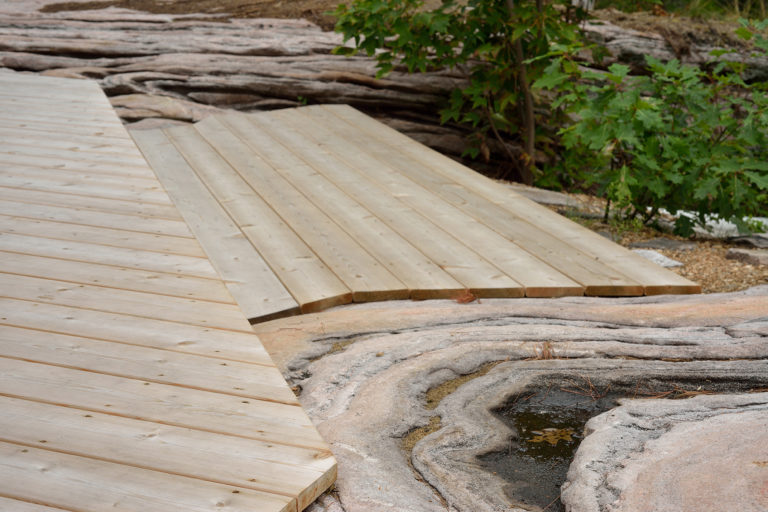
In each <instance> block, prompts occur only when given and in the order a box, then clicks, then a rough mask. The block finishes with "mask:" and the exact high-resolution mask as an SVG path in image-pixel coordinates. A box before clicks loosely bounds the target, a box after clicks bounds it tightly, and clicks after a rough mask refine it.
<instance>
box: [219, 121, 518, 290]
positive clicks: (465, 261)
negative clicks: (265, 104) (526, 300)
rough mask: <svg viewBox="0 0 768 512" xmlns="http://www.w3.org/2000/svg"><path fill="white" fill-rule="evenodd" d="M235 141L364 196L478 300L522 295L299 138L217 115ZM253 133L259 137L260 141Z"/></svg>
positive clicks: (481, 262) (515, 285) (376, 212)
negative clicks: (276, 151) (274, 152)
mask: <svg viewBox="0 0 768 512" xmlns="http://www.w3.org/2000/svg"><path fill="white" fill-rule="evenodd" d="M219 119H222V120H223V121H224V123H225V124H226V125H227V126H228V127H229V128H230V129H231V130H232V131H233V132H235V133H237V135H238V136H239V137H241V138H242V139H243V140H246V141H247V142H248V143H249V144H250V145H251V147H253V148H254V149H255V150H256V151H261V148H262V146H263V144H264V143H265V141H271V142H270V143H271V144H276V143H278V142H279V143H281V144H283V145H285V146H286V147H288V148H290V149H291V151H293V152H294V153H295V154H296V155H298V156H299V157H301V158H302V159H303V160H304V161H305V162H307V164H309V165H311V166H312V167H313V168H314V169H315V170H316V171H317V172H319V173H320V174H322V175H324V176H325V177H326V178H328V179H329V180H331V181H332V182H333V183H334V184H335V185H336V186H337V187H339V188H340V189H341V190H344V192H345V193H347V194H348V195H350V196H352V197H360V198H365V200H366V207H367V208H368V210H370V211H371V212H372V213H373V214H374V215H376V216H377V217H378V218H379V219H380V220H381V221H382V222H384V223H386V224H387V225H388V226H389V227H390V228H391V229H393V230H394V231H395V232H397V233H398V234H399V235H400V236H402V237H403V238H404V239H406V240H407V241H408V242H410V243H411V244H412V245H414V246H415V247H416V248H417V249H419V250H420V251H421V252H422V253H423V254H425V255H427V256H428V257H429V258H431V259H432V261H434V262H435V263H437V264H438V265H439V266H440V267H441V268H443V269H444V270H445V271H446V272H447V273H448V274H450V275H451V276H452V277H453V278H454V279H456V280H457V281H458V282H460V283H461V284H462V285H463V286H464V287H465V288H469V289H471V290H472V291H473V292H477V294H478V295H479V296H482V297H494V296H495V297H499V296H503V297H514V296H517V297H520V296H522V295H523V287H522V286H521V285H520V284H519V283H517V282H516V281H514V280H513V279H511V278H509V277H508V276H506V275H504V273H503V272H502V271H501V270H499V269H498V268H497V267H495V266H494V265H493V264H491V263H490V262H489V261H488V260H486V259H485V258H484V257H483V256H481V255H480V254H479V253H478V252H476V251H473V250H471V249H469V248H468V247H467V246H466V245H464V244H463V243H461V242H460V241H459V240H457V239H456V238H454V237H453V236H451V235H450V234H448V233H446V232H445V231H443V230H442V229H441V228H440V227H439V226H438V225H436V224H434V223H433V222H431V221H430V220H429V219H427V218H425V217H423V216H422V215H421V214H419V213H418V212H416V211H414V210H413V209H412V208H411V207H410V206H408V205H406V204H404V203H403V202H401V201H399V200H398V199H397V198H395V197H394V196H392V195H390V194H387V193H384V192H383V191H381V189H380V187H378V185H377V184H376V183H375V182H373V181H372V180H370V179H369V178H366V177H364V176H360V175H358V174H357V173H356V172H355V171H354V169H351V168H350V167H349V166H348V165H347V164H346V163H345V162H343V161H341V160H339V159H338V158H335V157H333V156H332V155H330V154H328V153H326V152H321V151H317V150H316V149H315V148H313V147H311V146H309V145H307V144H306V143H305V141H303V140H302V138H301V137H300V136H298V135H296V134H295V133H291V132H281V133H274V132H269V133H268V132H267V131H265V129H264V128H263V127H261V126H259V124H258V121H257V119H256V118H254V117H252V116H242V115H236V114H231V115H225V116H222V117H220V118H219ZM255 133H258V134H259V135H258V137H259V138H258V139H257V138H256V136H255V135H253V134H255Z"/></svg>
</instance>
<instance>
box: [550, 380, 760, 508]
mask: <svg viewBox="0 0 768 512" xmlns="http://www.w3.org/2000/svg"><path fill="white" fill-rule="evenodd" d="M587 434H588V435H587V437H586V438H585V439H584V441H583V442H582V443H581V446H580V447H579V450H578V452H577V454H576V457H575V459H574V461H573V464H572V466H571V469H570V471H569V473H568V481H567V482H566V484H565V485H564V486H563V488H564V490H563V493H562V499H563V502H564V503H565V504H566V510H568V511H569V512H603V511H606V512H607V511H615V512H620V511H621V512H657V511H670V512H671V511H680V512H683V511H697V512H699V511H700V512H706V511H712V512H715V511H718V512H719V511H722V510H738V511H740V512H758V511H759V512H763V511H765V510H768V393H759V394H750V395H722V396H698V397H695V398H691V399H689V400H679V401H668V400H630V401H627V402H626V403H624V404H623V405H622V406H621V407H619V408H617V409H613V410H611V411H610V412H607V413H604V414H602V415H600V416H597V417H595V418H593V419H591V420H590V421H589V423H588V424H587Z"/></svg>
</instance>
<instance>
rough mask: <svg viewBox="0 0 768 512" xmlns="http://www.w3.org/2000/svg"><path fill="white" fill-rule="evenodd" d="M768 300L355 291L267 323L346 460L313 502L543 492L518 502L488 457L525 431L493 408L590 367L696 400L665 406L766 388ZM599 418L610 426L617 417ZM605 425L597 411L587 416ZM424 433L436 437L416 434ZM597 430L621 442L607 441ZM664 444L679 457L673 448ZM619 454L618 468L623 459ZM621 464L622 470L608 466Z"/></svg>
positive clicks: (497, 497)
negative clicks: (401, 298)
mask: <svg viewBox="0 0 768 512" xmlns="http://www.w3.org/2000/svg"><path fill="white" fill-rule="evenodd" d="M767 313H768V286H763V287H758V288H754V289H752V290H749V291H747V292H742V293H734V294H719V295H706V296H689V297H670V296H666V297H653V298H650V297H646V298H639V299H590V298H565V299H554V300H546V301H542V300H530V299H514V300H483V301H482V303H476V302H475V303H471V304H457V303H452V302H448V301H427V302H391V303H379V304H365V305H353V306H347V307H343V308H338V309H336V310H332V311H329V312H326V313H323V314H318V315H307V316H302V317H295V318H289V319H283V320H278V321H273V322H269V323H266V324H263V325H259V326H256V330H257V332H259V334H260V337H261V339H262V340H263V341H264V343H265V345H266V346H267V347H268V350H270V352H271V353H272V354H273V356H274V357H275V358H276V360H278V361H279V364H282V365H283V367H284V370H285V373H286V374H287V375H288V376H289V377H290V378H291V379H292V382H293V383H294V384H295V385H296V386H297V387H298V388H297V389H300V390H301V395H300V399H301V401H302V404H303V405H304V407H305V408H307V411H308V412H309V414H310V416H311V417H312V418H313V419H314V420H315V421H316V422H317V425H318V428H319V429H320V431H321V433H322V434H323V435H324V437H325V438H326V439H327V440H328V441H329V442H330V444H331V446H332V447H333V450H334V454H335V455H336V457H337V458H338V460H339V480H338V483H337V486H336V489H337V491H336V494H332V495H329V496H325V497H324V498H323V499H322V500H320V501H319V502H318V503H316V504H315V505H314V508H313V509H312V510H313V512H319V511H328V512H331V511H336V510H346V511H350V512H353V511H354V512H357V511H366V512H367V511H412V510H420V511H446V510H460V511H499V510H505V511H506V510H534V509H535V507H532V506H531V505H530V504H527V505H525V508H524V509H523V508H521V505H520V504H519V502H518V501H517V497H516V494H515V493H516V491H515V488H516V487H519V486H516V482H515V481H510V479H509V478H502V477H501V476H499V475H497V474H494V473H493V472H492V471H491V470H490V469H489V468H488V467H487V465H485V464H483V463H482V462H481V461H482V459H483V456H485V455H487V454H489V453H502V454H503V453H505V451H508V450H511V449H512V448H511V447H512V446H515V445H516V443H517V444H520V443H521V433H520V432H518V431H516V430H515V429H514V428H513V427H511V426H510V425H509V423H508V422H506V421H504V420H503V418H501V417H500V416H499V414H497V413H495V412H494V411H497V410H499V409H503V408H505V407H508V406H509V404H510V403H513V402H514V400H515V397H520V396H529V395H533V394H535V393H537V392H538V393H540V394H544V393H546V392H547V391H542V390H547V389H549V390H550V391H548V392H552V390H562V389H566V388H569V387H571V388H572V387H574V386H576V387H575V389H581V388H580V386H581V384H579V383H586V382H589V386H592V387H593V388H594V389H595V390H599V391H600V392H602V391H605V390H608V389H614V390H616V391H618V392H620V395H621V393H623V395H621V396H630V397H632V396H636V397H647V396H655V397H657V399H655V400H642V401H641V402H644V403H651V404H652V405H651V406H649V407H651V408H652V409H653V408H659V407H662V408H663V407H668V408H670V409H673V408H674V407H675V406H676V405H675V404H686V405H687V404H691V405H690V407H694V406H696V404H697V403H698V402H695V401H685V400H681V401H674V402H672V403H673V405H669V406H667V405H661V404H667V403H668V402H670V401H669V400H663V399H659V397H665V396H670V392H671V391H672V390H675V389H678V386H682V387H684V388H685V389H686V390H687V391H685V392H686V393H690V394H691V395H696V394H698V393H701V392H706V393H710V392H711V393H728V392H739V393H741V392H746V391H748V390H760V389H761V388H765V387H768V366H767V365H766V362H765V360H766V358H767V357H768V343H766V341H767V338H768V318H767V317H766V316H765V315H766V314H767ZM478 370H482V371H480V372H478ZM462 376H464V378H463V379H461V377H462ZM457 378H459V379H460V380H458V381H454V380H455V379H457ZM451 381H454V382H458V383H461V382H463V384H461V385H458V384H456V386H457V388H456V389H455V390H454V389H452V387H451V386H450V385H449V386H448V389H447V390H446V391H444V392H442V393H438V397H437V398H435V396H434V392H435V391H434V390H436V389H438V390H439V389H440V388H441V385H442V386H443V387H444V385H445V384H446V382H447V383H449V384H450V383H451ZM464 381H466V382H464ZM583 385H584V386H586V384H583ZM584 389H586V387H585V388H584ZM679 389H682V388H679ZM697 389H698V390H699V391H697ZM707 398H709V397H707ZM585 399H586V400H587V401H589V400H590V398H585ZM728 400H731V401H732V403H734V404H737V403H745V404H752V403H757V402H760V403H763V402H764V401H765V395H756V394H755V395H752V394H746V395H741V397H737V398H731V397H729V398H724V399H722V400H721V401H720V402H719V403H720V404H722V403H725V402H727V401H728ZM755 401H757V402H755ZM630 403H632V402H630ZM653 404H659V405H653ZM628 407H629V406H628ZM734 407H735V408H738V406H737V405H734ZM750 407H751V406H750ZM748 409H749V408H748ZM745 410H746V409H745ZM731 412H738V411H731ZM683 417H685V415H684V414H682V415H681V418H683ZM736 417H737V416H734V418H736ZM669 418H670V416H667V420H669ZM689 418H692V417H689ZM745 418H746V416H745ZM753 419H754V418H753ZM753 419H750V420H749V422H748V424H747V423H745V428H751V427H750V426H749V425H752V421H753ZM595 421H596V420H595ZM660 421H661V420H660ZM681 421H684V420H683V419H681ZM685 421H688V420H685ZM755 421H757V420H755ZM601 425H607V426H606V427H605V428H606V429H608V430H611V428H612V426H613V424H611V423H610V421H607V420H606V421H603V423H601ZM703 428H704V429H707V428H708V427H703ZM598 430H600V431H602V430H601V429H598V428H597V427H595V426H594V423H591V424H590V426H589V427H588V428H587V432H591V431H598ZM707 432H708V433H707V436H708V437H707V440H708V441H707V442H715V440H716V437H712V436H715V434H714V433H713V432H714V431H711V430H707ZM728 432H731V431H728ZM415 433H416V434H422V435H424V437H421V435H416V436H415V438H414V434H415ZM574 434H575V435H577V436H580V435H581V433H580V432H575V433H574ZM604 435H605V434H604ZM611 435H615V436H619V437H621V432H618V433H611ZM723 435H724V436H731V435H732V434H728V433H727V432H725V433H723ZM591 437H592V436H591V435H590V436H587V437H586V440H585V441H584V445H585V446H587V445H589V444H590V439H591ZM721 438H722V436H721ZM592 444H596V445H597V446H603V448H604V451H605V450H611V447H606V446H605V445H604V443H603V442H602V441H598V442H593V443H592ZM637 446H640V448H639V449H638V450H635V451H634V452H632V453H630V454H628V455H627V457H629V456H631V457H636V458H637V460H639V462H638V463H637V464H640V465H641V467H645V466H642V465H643V464H644V463H643V461H644V460H645V458H646V457H649V459H648V460H649V461H654V460H656V459H654V457H656V458H658V457H659V454H660V453H662V452H660V451H659V449H657V448H653V449H652V448H651V447H649V448H648V450H647V453H646V451H645V449H644V445H642V444H640V445H637ZM680 448H681V449H686V447H685V445H680ZM409 450H410V451H409ZM601 453H602V452H601ZM601 453H597V454H595V452H594V451H593V452H589V451H580V452H579V455H578V456H577V460H578V461H579V463H578V467H581V468H592V467H593V466H594V464H592V462H590V461H592V460H602V461H605V460H606V456H605V455H604V454H602V455H601ZM612 453H613V452H612ZM665 453H666V455H665V457H666V458H669V459H674V457H676V456H677V452H675V451H674V450H672V451H671V452H665ZM578 457H580V458H578ZM662 458H664V457H662ZM758 458H759V457H758ZM502 459H503V457H502ZM608 460H611V464H610V465H609V469H610V471H615V470H618V469H620V465H621V463H622V462H621V461H622V460H623V459H622V457H619V456H617V457H616V461H615V464H614V462H613V459H608ZM633 460H634V459H633ZM756 460H757V459H756ZM761 460H762V459H761ZM656 463H657V462H648V463H647V464H648V467H650V466H653V464H656ZM748 469H749V470H750V471H752V470H753V469H754V468H751V467H749V468H748ZM525 471H526V470H525V469H524V468H521V472H523V473H524V472H525ZM573 471H574V470H573V468H572V474H571V475H569V478H571V481H572V483H571V484H570V485H571V486H570V488H569V493H570V494H566V495H565V496H564V497H563V499H564V501H565V502H566V503H567V505H568V506H569V507H577V506H581V505H580V503H582V502H584V500H585V498H584V496H585V495H590V493H592V494H591V495H594V496H597V495H598V493H599V492H605V491H604V489H602V488H600V486H599V485H595V486H594V487H593V488H589V487H588V486H585V484H583V483H579V484H578V485H577V483H576V482H577V481H578V482H581V481H582V480H584V479H586V480H587V481H589V482H593V483H594V482H595V481H596V479H597V477H594V478H593V477H592V476H591V475H587V476H583V475H580V474H579V473H573ZM638 473H640V470H638ZM750 474H751V473H750ZM609 477H610V478H612V477H613V474H612V473H611V474H609V475H608V476H602V477H600V478H603V480H599V481H600V482H602V481H604V478H609ZM590 479H591V480H590ZM626 481H627V482H630V481H629V480H626ZM577 489H581V490H580V491H579V492H578V494H577V491H576V490H577ZM659 489H662V488H661V487H659ZM635 490H636V487H635V486H633V485H632V484H631V482H630V483H629V484H628V485H627V486H626V488H624V489H621V490H619V491H617V492H618V494H619V497H622V499H626V500H629V499H630V496H631V493H632V492H635ZM660 492H661V491H660ZM664 492H666V491H664ZM686 492H687V491H686ZM691 492H693V491H691ZM712 492H713V494H716V493H717V491H716V490H713V491H712ZM724 492H725V491H724ZM632 496H633V495H632ZM632 499H635V498H632ZM681 499H682V498H681ZM745 499H746V498H745ZM748 499H756V498H755V496H754V495H749V496H748ZM633 503H634V502H633ZM558 506H559V505H558ZM342 507H343V508H342ZM541 508H543V507H541ZM549 510H557V509H556V508H550V509H549ZM572 510H574V511H576V510H585V511H586V510H590V511H591V510H592V509H589V508H583V509H579V508H572ZM595 510H598V509H595ZM621 510H633V509H632V508H631V507H630V508H624V509H621ZM669 510H692V509H686V508H677V509H669Z"/></svg>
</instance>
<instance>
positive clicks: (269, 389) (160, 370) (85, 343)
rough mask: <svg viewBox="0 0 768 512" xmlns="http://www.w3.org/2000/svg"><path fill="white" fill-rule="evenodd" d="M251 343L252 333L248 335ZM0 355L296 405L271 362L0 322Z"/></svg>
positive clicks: (290, 392)
mask: <svg viewBox="0 0 768 512" xmlns="http://www.w3.org/2000/svg"><path fill="white" fill-rule="evenodd" d="M252 341H253V342H255V341H256V340H255V337H252ZM0 356H2V357H7V358H14V359H23V360H25V361H30V362H37V363H45V364H51V365H56V366H62V367H65V368H72V369H76V370H84V371H89V372H94V373H101V374H105V375H112V376H115V377H125V378H129V379H138V380H142V381H147V382H153V383H158V384H168V385H174V386H183V387H188V388H192V389H201V390H204V391H211V392H215V393H223V394H227V395H232V396H239V397H242V398H246V399H250V398H253V399H256V400H271V401H278V402H280V403H285V404H291V405H298V401H297V400H296V397H295V396H294V394H293V392H292V391H291V390H290V389H289V388H288V386H287V385H286V384H285V380H283V376H282V375H281V374H280V372H279V370H278V369H277V368H276V367H274V366H265V365H258V366H256V365H254V364H251V363H240V362H237V361H227V365H226V366H222V365H220V364H219V361H215V360H211V359H210V358H208V357H204V356H199V355H195V354H182V353H178V352H169V351H167V350H160V349H153V348H151V347H138V346H134V345H127V344H124V343H113V342H109V341H104V340H94V339H90V338H83V337H78V336H69V335H63V334H55V333H51V332H45V331H39V330H35V329H25V328H21V327H12V326H0Z"/></svg>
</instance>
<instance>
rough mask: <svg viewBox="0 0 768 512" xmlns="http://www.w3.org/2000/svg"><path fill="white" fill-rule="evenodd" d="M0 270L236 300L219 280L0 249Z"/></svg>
mask: <svg viewBox="0 0 768 512" xmlns="http://www.w3.org/2000/svg"><path fill="white" fill-rule="evenodd" d="M0 272H5V273H9V274H18V275H25V276H33V277H44V278H49V279H58V280H61V281H66V282H70V283H82V284H93V285H98V286H107V287H110V288H121V289H123V290H133V291H137V292H147V293H154V294H157V295H170V296H174V297H186V298H188V299H199V300H207V301H214V302H222V303H225V304H234V303H235V302H234V300H233V299H232V296H231V295H230V294H229V291H227V288H226V287H225V286H224V284H223V283H222V282H221V281H219V280H218V279H203V278H199V277H194V276H181V275H174V274H166V273H162V272H151V271H148V270H140V269H132V268H123V267H113V266H108V265H100V264H97V263H84V262H81V261H72V260H62V259H58V258H46V257H41V256H31V255H28V254H17V253H12V252H2V251H0Z"/></svg>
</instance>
